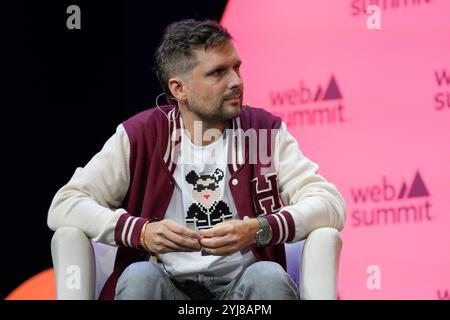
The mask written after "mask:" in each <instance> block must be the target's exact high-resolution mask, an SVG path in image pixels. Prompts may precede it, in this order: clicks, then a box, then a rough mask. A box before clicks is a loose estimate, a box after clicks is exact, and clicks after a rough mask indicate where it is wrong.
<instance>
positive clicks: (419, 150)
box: [222, 0, 450, 299]
mask: <svg viewBox="0 0 450 320" xmlns="http://www.w3.org/2000/svg"><path fill="white" fill-rule="evenodd" d="M368 2H369V1H362V0H360V1H358V0H346V1H344V0H342V1H341V0H339V1H335V0H314V1H309V0H290V1H281V0H278V1H266V0H245V1H239V0H237V1H235V0H230V1H229V4H228V6H227V8H226V11H225V15H224V18H223V20H222V23H223V24H224V25H225V26H226V27H227V28H228V29H229V31H230V32H231V34H232V35H233V37H234V38H235V45H236V47H237V49H238V52H239V54H240V56H241V58H242V59H243V65H242V72H243V77H244V80H245V86H246V87H245V90H246V91H245V101H246V102H248V103H249V104H251V105H254V106H260V107H264V108H266V109H267V110H270V111H271V112H273V113H275V114H277V115H280V116H281V117H282V118H283V120H284V121H286V123H287V124H288V128H289V130H290V131H291V132H292V134H293V135H294V136H295V137H296V138H297V140H298V142H299V145H300V148H301V149H302V151H303V153H304V154H305V155H306V156H307V157H309V158H310V159H311V160H313V161H314V162H316V163H318V164H319V165H320V171H319V172H320V173H321V174H322V175H323V176H325V177H326V178H327V179H328V180H330V181H331V182H333V183H335V184H336V185H337V186H338V188H339V190H340V191H341V193H342V194H343V196H344V197H345V200H346V203H347V206H348V211H347V221H346V227H345V229H344V231H343V232H342V237H343V240H344V246H343V249H342V255H341V263H340V274H339V284H338V294H339V298H340V299H439V298H444V297H445V295H447V298H449V297H450V141H449V138H450V18H449V13H450V1H446V0H429V1H419V0H416V1H412V0H411V1H404V0H402V1H390V0H388V1H385V0H384V1H379V3H380V7H381V29H379V30H369V29H368V28H367V26H366V20H367V18H368V16H369V14H366V13H365V12H364V8H365V6H366V5H368ZM374 2H376V1H374ZM370 266H375V267H374V268H375V273H374V271H373V269H371V267H370ZM377 270H378V271H379V272H378V271H377ZM374 279H375V280H376V279H379V280H380V282H379V286H377V285H376V281H375V280H374ZM374 281H375V282H374ZM368 282H369V285H368ZM371 283H372V284H374V283H375V287H373V285H372V286H371V285H370V284H371Z"/></svg>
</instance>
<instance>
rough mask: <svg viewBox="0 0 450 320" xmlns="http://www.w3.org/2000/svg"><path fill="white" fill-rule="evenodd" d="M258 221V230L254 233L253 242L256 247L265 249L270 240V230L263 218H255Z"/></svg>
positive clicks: (267, 222)
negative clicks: (254, 241)
mask: <svg viewBox="0 0 450 320" xmlns="http://www.w3.org/2000/svg"><path fill="white" fill-rule="evenodd" d="M256 220H258V222H259V225H260V228H259V230H258V232H256V235H255V240H256V246H257V247H266V246H268V245H269V243H270V241H271V240H272V228H271V227H270V224H269V221H267V219H266V218H264V217H256Z"/></svg>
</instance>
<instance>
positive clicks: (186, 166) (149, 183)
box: [48, 20, 345, 299]
mask: <svg viewBox="0 0 450 320" xmlns="http://www.w3.org/2000/svg"><path fill="white" fill-rule="evenodd" d="M240 65H241V59H240V57H239V55H238V53H237V52H236V49H235V48H234V46H233V44H232V38H231V36H230V35H229V33H228V32H227V31H226V30H225V29H224V28H223V27H221V26H220V25H219V24H217V23H216V22H213V21H200V22H199V21H194V20H184V21H180V22H175V23H173V24H171V25H170V26H169V27H168V28H167V29H166V31H165V33H164V36H163V39H162V41H161V44H160V46H159V48H158V49H157V52H156V56H155V67H156V74H157V76H158V79H159V80H160V82H161V85H162V87H163V90H164V93H165V95H166V97H167V99H168V101H169V102H170V103H171V104H170V105H167V106H162V107H159V106H158V104H157V108H152V109H149V110H146V111H144V112H142V113H140V114H138V115H136V116H134V117H132V118H130V119H128V120H127V121H125V122H123V123H122V124H121V125H119V126H118V128H117V131H116V133H115V134H114V135H113V136H112V137H111V138H110V139H109V140H108V141H107V142H106V144H105V146H104V147H103V149H102V150H101V151H100V152H99V153H98V154H97V155H95V156H94V157H93V159H92V160H91V161H90V162H89V163H88V164H87V165H86V166H85V167H84V168H78V169H77V170H76V171H75V173H74V175H73V177H72V179H71V180H70V181H69V182H68V184H67V185H65V186H64V187H62V188H61V189H60V190H59V191H58V192H57V194H56V195H55V197H54V200H53V202H52V204H51V207H50V210H49V215H48V224H49V226H50V228H51V229H52V230H56V229H57V228H59V227H63V226H76V227H78V228H80V229H81V230H83V231H84V232H85V233H86V234H87V236H88V237H90V238H91V239H92V240H94V241H99V242H102V243H106V244H109V245H113V246H118V247H119V248H118V251H117V255H116V260H115V265H114V271H113V273H112V275H111V276H110V277H109V279H108V281H107V282H106V284H105V287H104V288H103V290H102V293H101V296H100V298H103V299H113V298H115V299H298V298H299V297H298V290H297V288H296V286H295V284H294V282H293V281H292V279H291V278H290V277H289V275H288V274H287V273H286V272H285V267H286V259H285V251H284V243H285V242H296V241H299V240H302V239H305V238H306V237H307V235H308V234H309V233H310V232H311V231H312V230H314V229H316V228H319V227H334V228H337V229H339V230H341V229H342V228H343V225H344V220H345V204H344V201H343V199H342V197H341V195H340V194H339V192H338V190H337V189H336V187H335V186H334V185H333V184H331V183H329V182H327V181H326V180H325V179H324V178H323V177H322V176H320V175H319V174H318V173H317V170H318V165H317V164H315V163H313V162H311V161H310V160H309V159H307V158H306V157H305V156H303V154H302V153H301V151H300V149H299V147H298V145H297V142H296V141H295V139H294V138H293V137H292V136H291V135H290V134H289V132H288V131H287V129H286V125H285V123H284V122H283V121H282V120H281V119H280V118H278V117H275V116H273V115H272V114H270V113H269V112H267V111H265V110H263V109H258V108H253V107H250V106H245V105H243V103H242V102H243V91H244V90H243V82H242V77H241V74H240V71H239V69H240ZM283 204H284V205H283Z"/></svg>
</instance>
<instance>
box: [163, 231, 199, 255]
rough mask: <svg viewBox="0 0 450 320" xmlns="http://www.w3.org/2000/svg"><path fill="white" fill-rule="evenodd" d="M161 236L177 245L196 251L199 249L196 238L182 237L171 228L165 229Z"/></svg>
mask: <svg viewBox="0 0 450 320" xmlns="http://www.w3.org/2000/svg"><path fill="white" fill-rule="evenodd" d="M163 237H165V238H166V239H167V240H169V241H170V242H172V243H174V244H176V245H177V246H180V247H183V248H186V249H189V250H195V251H198V250H200V249H201V246H200V244H199V242H198V240H195V239H192V238H187V237H182V236H180V235H178V234H176V233H175V232H172V231H171V230H169V229H168V230H167V232H166V233H164V234H163Z"/></svg>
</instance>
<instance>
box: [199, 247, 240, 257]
mask: <svg viewBox="0 0 450 320" xmlns="http://www.w3.org/2000/svg"><path fill="white" fill-rule="evenodd" d="M203 250H204V251H206V252H207V253H210V254H212V255H215V256H229V255H232V254H233V253H235V252H237V251H239V250H238V249H237V248H236V247H235V246H234V245H227V246H224V247H220V248H216V249H209V248H203Z"/></svg>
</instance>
